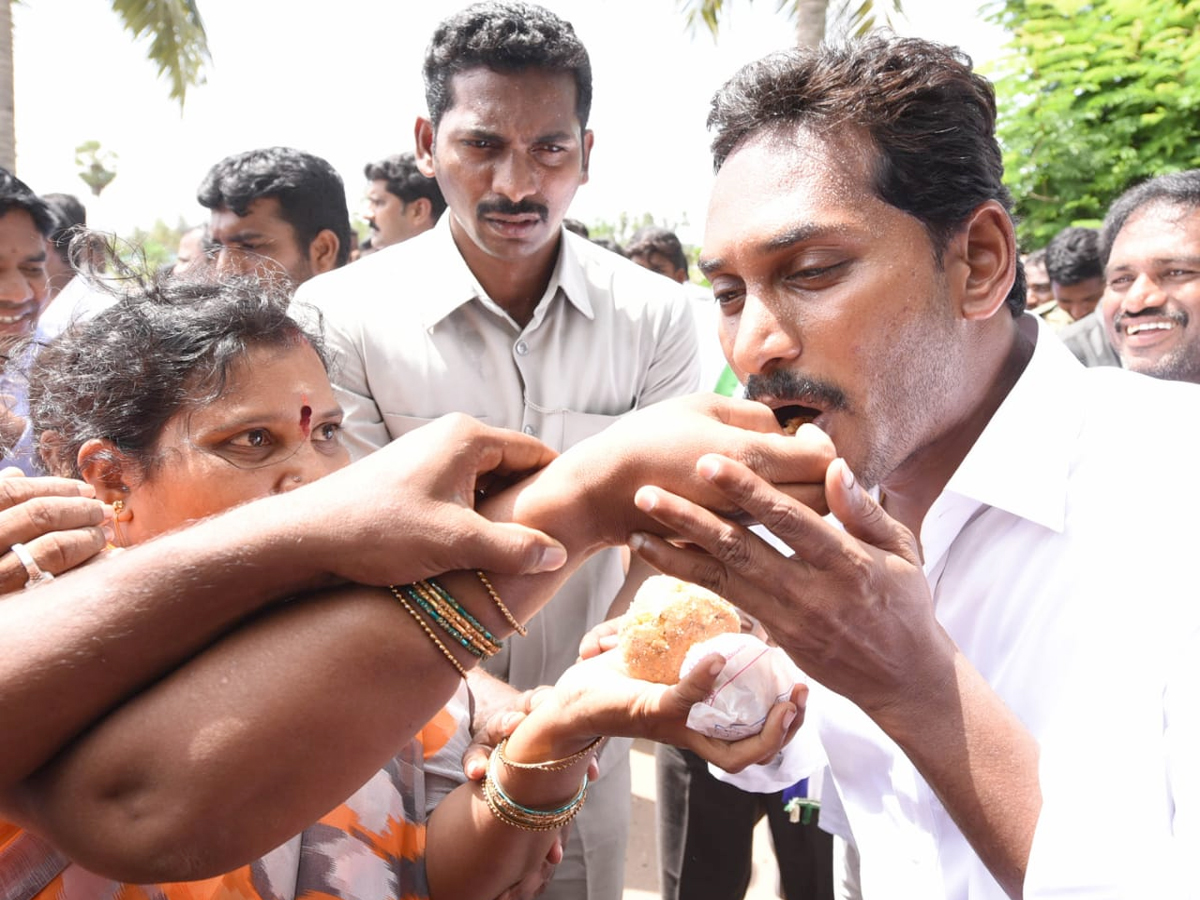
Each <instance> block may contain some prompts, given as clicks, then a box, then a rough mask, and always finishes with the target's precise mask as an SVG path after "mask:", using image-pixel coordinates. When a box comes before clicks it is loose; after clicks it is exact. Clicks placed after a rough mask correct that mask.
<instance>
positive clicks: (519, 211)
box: [297, 3, 698, 900]
mask: <svg viewBox="0 0 1200 900" xmlns="http://www.w3.org/2000/svg"><path fill="white" fill-rule="evenodd" d="M425 84H426V97H427V100H428V103H429V112H430V117H429V119H419V120H418V121H417V126H416V140H417V159H418V162H419V164H420V166H421V168H422V171H423V172H425V173H426V174H427V175H432V176H435V177H436V178H437V181H438V184H439V186H440V187H441V189H442V193H443V195H444V196H445V198H446V201H447V203H448V206H449V213H448V215H445V216H443V217H442V219H441V221H440V222H439V223H438V225H437V226H436V227H435V228H434V229H433V230H431V231H429V232H426V233H424V234H421V235H418V236H417V237H415V238H413V239H412V240H409V241H405V242H404V243H402V244H398V245H396V246H394V247H388V248H385V249H384V250H382V251H380V252H378V253H375V254H372V255H371V256H369V257H367V258H365V259H362V260H360V261H359V262H357V263H355V264H354V265H353V266H350V267H348V268H346V269H342V270H339V271H337V272H334V273H331V274H329V275H325V276H321V277H319V278H317V279H314V280H313V281H311V282H309V283H306V284H305V285H304V286H303V287H302V289H301V290H300V291H299V292H298V294H297V301H298V302H301V303H304V302H308V303H312V304H314V305H316V306H317V307H318V308H320V309H321V311H322V312H323V313H324V315H325V317H326V322H327V327H328V333H329V338H330V342H331V344H332V345H333V348H334V350H335V351H336V352H335V366H336V369H335V374H334V381H335V384H336V386H337V388H338V390H339V400H340V401H341V403H342V404H343V406H344V408H345V411H346V423H345V424H346V436H347V441H348V443H349V445H350V448H351V452H352V453H353V454H355V455H356V456H361V455H364V454H366V453H368V452H370V451H371V450H373V449H375V448H377V447H380V446H382V445H383V444H385V443H387V442H388V441H389V440H391V439H393V438H395V437H398V436H400V435H402V434H405V433H407V432H408V431H410V430H412V429H413V428H416V427H417V426H419V425H421V424H423V423H425V422H427V421H428V420H429V419H432V418H435V417H437V416H439V415H441V414H443V413H447V412H452V411H460V412H465V413H469V414H470V415H473V416H476V417H478V418H479V419H481V420H483V421H484V422H487V423H489V424H493V425H501V426H504V427H507V428H513V429H519V430H521V431H524V432H525V433H526V434H530V435H534V436H536V437H538V438H540V439H541V440H542V441H544V442H545V443H547V444H549V445H550V446H551V447H553V448H555V449H556V450H563V449H566V448H567V447H570V446H571V445H573V444H575V443H577V442H579V441H581V440H583V439H584V438H586V437H588V436H590V435H592V434H595V433H596V432H598V431H600V430H601V429H602V428H604V427H605V426H606V425H608V424H609V423H610V422H612V421H613V420H614V419H615V418H616V417H618V416H620V415H622V414H624V413H626V412H629V411H630V410H632V409H636V408H638V407H641V406H645V405H647V404H650V403H653V402H655V401H657V400H660V399H663V398H665V397H669V396H673V395H677V394H682V393H687V392H689V391H692V390H695V388H696V380H697V373H698V364H697V361H696V334H695V325H694V323H693V318H692V314H691V312H690V310H689V308H688V301H687V299H686V297H685V296H684V294H683V292H682V290H681V289H680V288H679V286H678V285H677V284H673V283H672V282H670V281H668V280H667V279H664V278H660V277H658V276H657V275H655V274H654V273H652V272H647V271H645V270H643V269H641V268H639V267H638V266H636V265H634V264H633V263H631V262H629V261H627V260H624V259H622V258H620V257H619V256H616V255H615V254H612V253H609V252H608V251H606V250H604V249H602V248H599V247H595V246H594V245H592V244H590V243H589V242H588V241H586V240H584V239H583V238H579V237H577V236H576V235H573V234H568V233H565V232H564V230H563V228H562V220H563V218H564V216H565V215H566V212H567V209H568V207H569V206H570V203H571V200H572V198H573V197H574V195H575V191H576V190H577V189H578V188H579V186H580V185H581V184H583V183H584V182H585V181H586V180H587V171H588V158H589V155H590V152H591V148H592V134H591V132H590V131H588V130H587V117H588V112H589V109H590V102H591V69H590V64H589V62H588V57H587V51H586V50H585V49H584V47H583V45H582V44H581V43H580V42H579V40H578V38H577V37H576V36H575V34H574V31H573V30H572V28H571V26H570V25H569V24H568V23H566V22H564V21H562V20H561V19H559V18H558V17H556V16H554V15H553V14H551V13H549V12H548V11H546V10H544V9H542V8H540V7H537V6H533V5H531V4H523V3H506V4H488V5H486V6H476V7H470V8H468V9H466V10H464V11H462V12H460V13H457V14H456V15H454V16H452V17H451V18H450V19H448V20H446V21H445V22H443V23H442V25H441V26H439V28H438V30H437V32H436V34H435V37H434V40H433V43H432V44H431V46H430V48H429V51H428V53H427V56H426V62H425ZM623 578H624V574H623V570H622V565H621V561H620V557H619V555H618V553H617V552H616V551H606V552H604V553H601V554H598V555H597V556H596V557H593V558H592V559H591V560H589V561H588V563H587V564H586V565H585V566H584V567H583V568H582V569H581V570H580V571H579V573H577V574H576V575H575V576H574V577H573V578H572V579H571V580H570V581H569V582H568V583H567V585H566V586H565V587H564V588H563V589H562V590H561V591H560V592H559V594H558V595H557V596H556V597H555V599H554V600H553V601H552V602H551V603H550V605H549V606H548V607H547V608H546V610H545V611H544V612H543V613H542V614H541V615H539V616H538V617H537V618H536V619H535V620H534V621H533V622H532V623H531V627H530V633H529V636H528V637H526V638H522V639H519V640H516V641H512V642H509V647H508V648H506V650H505V652H504V653H503V654H501V655H500V656H498V657H496V659H495V660H494V661H493V662H494V663H495V665H492V666H490V668H491V671H492V672H493V674H495V675H497V676H499V677H500V678H503V679H505V680H506V681H507V682H508V683H509V684H510V685H512V686H513V687H515V688H518V689H526V688H531V687H534V686H537V685H540V684H545V683H552V682H553V681H554V680H555V679H556V678H557V677H558V675H559V674H560V673H561V672H562V671H563V670H564V669H566V668H567V666H568V665H570V663H571V662H573V661H574V659H575V657H576V655H577V653H578V647H579V641H580V638H581V637H582V636H583V634H584V633H585V632H586V631H587V630H588V629H589V628H590V627H591V626H593V625H595V624H596V623H598V622H599V621H601V620H603V619H604V618H605V617H606V615H607V613H608V609H609V606H610V603H611V602H612V600H613V598H614V596H615V595H616V593H617V591H618V590H619V588H620V587H621V584H622V581H623ZM472 689H473V690H474V691H475V693H476V696H477V698H479V699H480V702H481V704H482V705H487V704H489V703H490V702H493V701H494V700H495V699H496V695H497V693H498V692H497V690H496V688H495V685H488V684H483V685H480V684H479V683H478V682H477V681H476V680H474V679H473V681H472ZM513 693H514V692H512V691H511V690H510V689H507V688H505V689H504V695H505V696H509V695H511V694H513ZM489 694H490V695H491V698H492V699H491V700H489V696H488V695H489ZM626 750H627V747H626V746H610V747H609V748H608V749H607V750H606V752H605V754H604V758H603V759H602V760H601V777H600V780H599V781H598V782H596V784H595V785H594V787H593V788H592V789H591V790H590V791H589V799H588V805H587V807H585V810H584V812H583V814H582V815H581V816H580V817H579V818H578V819H577V820H576V824H575V826H574V832H573V833H572V835H571V839H570V841H569V842H568V845H567V855H566V858H565V859H564V861H563V862H562V863H561V864H560V865H559V867H558V871H557V873H556V874H555V877H554V880H553V882H552V883H551V884H550V886H549V889H548V892H547V893H546V895H545V896H547V897H551V898H568V897H569V898H575V900H578V898H584V897H588V898H593V900H601V898H603V900H617V898H619V897H620V896H621V891H622V881H623V873H624V865H623V859H624V851H625V840H626V832H627V829H628V821H629V804H630V787H629V768H628V754H627V752H626Z"/></svg>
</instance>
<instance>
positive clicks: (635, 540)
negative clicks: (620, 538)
mask: <svg viewBox="0 0 1200 900" xmlns="http://www.w3.org/2000/svg"><path fill="white" fill-rule="evenodd" d="M645 546H646V535H644V534H642V532H640V531H635V532H633V534H631V535H629V548H630V549H631V550H641V549H642V548H643V547H645Z"/></svg>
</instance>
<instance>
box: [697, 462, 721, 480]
mask: <svg viewBox="0 0 1200 900" xmlns="http://www.w3.org/2000/svg"><path fill="white" fill-rule="evenodd" d="M720 470H721V464H720V463H718V462H717V461H716V460H715V459H713V458H712V457H711V456H702V457H700V462H699V463H697V464H696V471H697V472H699V473H700V477H701V478H709V479H711V478H714V477H715V476H716V474H717V472H719V471H720Z"/></svg>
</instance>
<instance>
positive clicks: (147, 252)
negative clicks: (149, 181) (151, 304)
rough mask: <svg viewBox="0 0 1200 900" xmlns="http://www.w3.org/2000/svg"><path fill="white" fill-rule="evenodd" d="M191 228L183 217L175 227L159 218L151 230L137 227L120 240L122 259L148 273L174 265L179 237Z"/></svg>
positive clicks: (136, 268) (138, 269)
mask: <svg viewBox="0 0 1200 900" xmlns="http://www.w3.org/2000/svg"><path fill="white" fill-rule="evenodd" d="M191 228H192V226H191V225H189V224H188V223H187V222H185V221H184V220H183V219H180V220H179V221H178V222H177V223H176V224H175V226H174V227H172V226H170V225H168V224H167V223H166V222H164V221H163V220H162V219H158V220H156V221H155V223H154V225H153V226H152V227H151V228H150V230H149V231H147V230H145V229H144V228H135V229H134V230H133V233H132V234H131V235H129V236H128V237H126V238H124V239H123V240H121V241H119V242H118V250H119V253H120V255H121V259H122V260H123V261H124V262H125V264H126V265H127V266H129V267H130V268H132V269H134V270H135V271H142V272H147V273H149V272H153V271H155V270H157V269H159V268H161V267H163V266H168V265H174V263H175V254H176V252H177V251H178V250H179V239H180V238H181V237H183V233H184V232H185V231H188V230H190V229H191Z"/></svg>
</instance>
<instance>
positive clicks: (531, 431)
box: [521, 425, 537, 437]
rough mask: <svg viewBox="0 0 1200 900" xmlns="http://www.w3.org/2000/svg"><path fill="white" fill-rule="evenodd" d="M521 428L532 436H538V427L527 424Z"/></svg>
mask: <svg viewBox="0 0 1200 900" xmlns="http://www.w3.org/2000/svg"><path fill="white" fill-rule="evenodd" d="M521 430H522V431H523V432H525V433H526V434H528V435H531V436H534V437H536V436H537V429H536V428H534V427H533V426H532V425H526V426H525V427H524V428H522V429H521Z"/></svg>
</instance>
